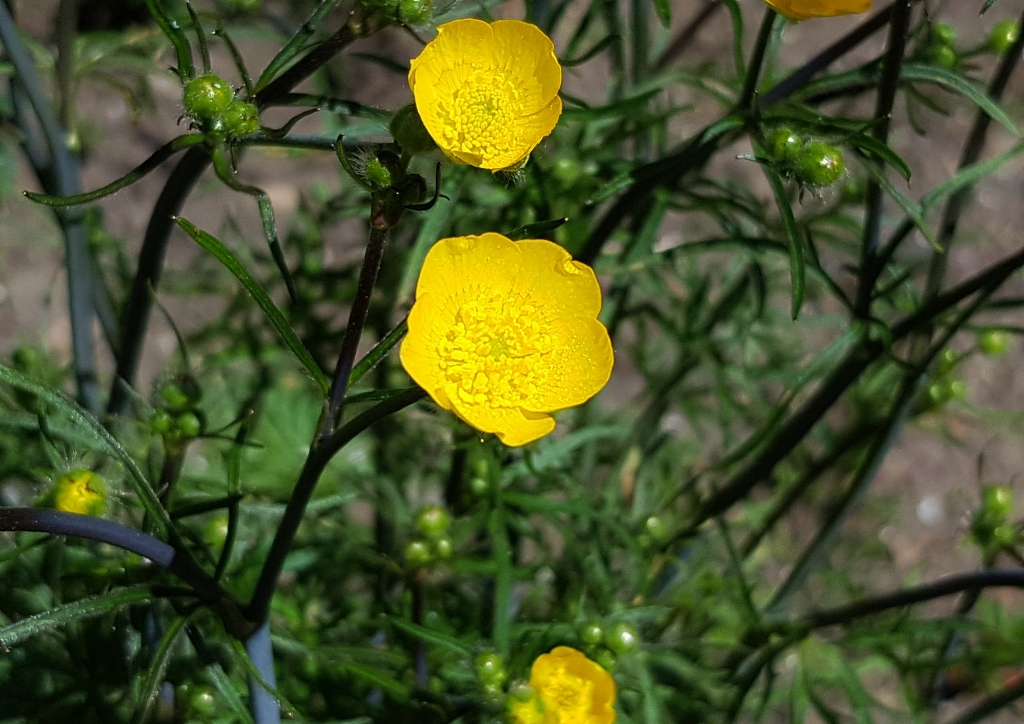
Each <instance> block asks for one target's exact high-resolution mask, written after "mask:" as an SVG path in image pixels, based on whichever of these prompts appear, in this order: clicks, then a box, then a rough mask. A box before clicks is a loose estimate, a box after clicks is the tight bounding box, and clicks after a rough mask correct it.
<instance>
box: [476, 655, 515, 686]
mask: <svg viewBox="0 0 1024 724" xmlns="http://www.w3.org/2000/svg"><path fill="white" fill-rule="evenodd" d="M473 666H474V668H476V675H477V676H479V677H480V681H482V682H483V683H484V684H493V685H496V686H499V687H500V686H501V685H502V684H504V683H505V680H506V679H508V674H507V673H506V672H505V662H504V660H503V659H502V658H501V656H499V655H498V654H496V653H494V652H493V651H485V652H483V653H482V654H478V655H477V657H476V658H475V659H474V660H473Z"/></svg>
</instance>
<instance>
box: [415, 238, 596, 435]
mask: <svg viewBox="0 0 1024 724" xmlns="http://www.w3.org/2000/svg"><path fill="white" fill-rule="evenodd" d="M600 309H601V288H600V286H599V285H598V283H597V279H596V277H595V276H594V273H593V271H592V270H591V269H590V268H589V267H587V266H586V265H584V264H580V263H577V262H574V261H572V258H571V257H570V256H569V254H568V253H567V252H566V251H565V250H564V249H562V248H561V247H559V246H558V245H557V244H553V243H551V242H550V241H544V240H527V241H521V242H518V243H517V242H513V241H510V240H509V239H507V238H505V237H503V236H501V235H500V234H484V235H482V236H465V237H457V238H452V239H443V240H441V241H439V242H438V243H437V244H435V245H434V246H433V247H432V248H431V249H430V251H429V252H428V253H427V258H426V259H425V260H424V263H423V269H422V271H421V272H420V278H419V282H418V284H417V287H416V303H415V304H414V305H413V308H412V310H411V311H410V313H409V332H408V334H407V335H406V338H405V340H404V341H403V342H402V347H401V350H400V357H401V360H402V365H403V366H404V367H405V369H406V371H407V372H408V373H409V376H410V377H412V378H413V380H415V381H416V383H417V384H419V385H420V386H421V387H423V388H424V389H425V390H426V391H427V392H428V393H429V394H430V395H431V397H433V398H434V400H435V402H437V404H438V405H439V406H441V407H443V408H444V409H447V410H452V411H454V412H455V414H456V415H458V416H459V417H460V418H461V419H462V420H464V421H465V422H467V423H468V424H470V425H472V426H473V427H475V428H476V429H478V430H481V431H483V432H491V433H494V434H496V435H497V436H498V437H499V438H500V439H501V440H502V442H504V443H505V444H506V445H510V446H517V445H525V444H526V443H528V442H532V441H533V440H536V439H537V438H539V437H542V436H544V435H546V434H548V433H549V432H551V431H552V430H553V429H554V427H555V421H554V420H553V419H552V418H551V417H550V416H549V415H548V414H547V413H549V412H554V411H556V410H561V409H564V408H566V407H571V406H574V405H578V404H580V403H582V402H584V401H585V400H587V399H589V398H590V397H592V396H594V395H595V394H597V392H598V391H599V390H600V389H601V388H602V387H603V386H604V385H605V383H606V382H607V381H608V377H609V375H610V374H611V369H612V365H613V362H614V355H613V352H612V347H611V341H610V339H609V338H608V332H607V330H606V329H605V328H604V325H602V324H601V323H600V322H599V321H598V320H597V314H598V312H599V311H600Z"/></svg>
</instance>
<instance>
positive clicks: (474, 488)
mask: <svg viewBox="0 0 1024 724" xmlns="http://www.w3.org/2000/svg"><path fill="white" fill-rule="evenodd" d="M490 490H491V484H490V482H489V481H488V480H487V479H486V478H481V477H478V476H476V475H474V476H473V477H471V478H470V479H469V492H470V495H472V496H473V497H474V498H482V497H484V496H485V495H487V493H489V492H490Z"/></svg>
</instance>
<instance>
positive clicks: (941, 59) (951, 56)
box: [928, 43, 960, 70]
mask: <svg viewBox="0 0 1024 724" xmlns="http://www.w3.org/2000/svg"><path fill="white" fill-rule="evenodd" d="M928 55H929V57H930V58H931V61H932V63H934V64H935V65H937V66H939V67H940V68H944V69H945V70H953V69H955V68H956V67H957V65H959V64H960V55H959V54H958V53H957V52H956V49H955V48H954V47H953V46H952V45H945V44H942V43H937V44H935V45H932V46H931V48H929V50H928Z"/></svg>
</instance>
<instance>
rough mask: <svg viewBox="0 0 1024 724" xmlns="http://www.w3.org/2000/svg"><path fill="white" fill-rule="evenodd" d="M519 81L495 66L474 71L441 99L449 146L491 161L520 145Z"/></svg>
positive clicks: (441, 113)
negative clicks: (512, 80)
mask: <svg viewBox="0 0 1024 724" xmlns="http://www.w3.org/2000/svg"><path fill="white" fill-rule="evenodd" d="M520 96H521V93H520V91H519V89H518V88H517V87H516V84H514V83H510V82H508V79H507V78H506V77H505V75H504V74H503V73H501V72H499V71H495V70H494V69H493V68H486V69H484V68H479V67H477V68H475V69H473V70H470V71H469V73H468V75H467V76H466V80H465V82H464V84H463V85H461V86H460V87H459V88H457V89H456V90H455V92H454V93H453V95H452V96H451V98H450V99H445V100H443V101H441V104H440V108H439V111H440V116H441V118H442V119H444V123H443V131H442V133H443V135H444V142H445V145H446V147H447V148H451V149H454V150H457V151H461V152H463V153H470V154H475V155H479V156H481V157H482V159H483V160H484V161H488V160H490V159H492V158H494V157H496V156H498V155H500V154H502V153H507V152H508V151H509V149H511V148H513V147H514V146H516V144H517V141H516V134H515V119H516V117H517V116H519V115H520V114H521V110H520V106H521V105H522V104H521V101H520Z"/></svg>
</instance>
